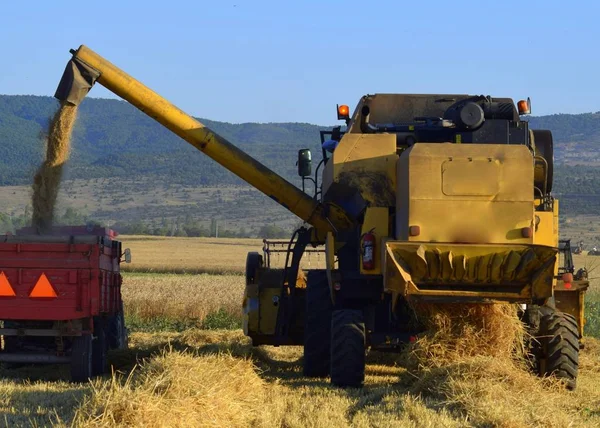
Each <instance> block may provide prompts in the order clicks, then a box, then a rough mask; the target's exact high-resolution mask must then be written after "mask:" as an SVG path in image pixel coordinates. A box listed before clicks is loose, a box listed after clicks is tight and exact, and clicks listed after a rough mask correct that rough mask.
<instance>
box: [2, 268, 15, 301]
mask: <svg viewBox="0 0 600 428" xmlns="http://www.w3.org/2000/svg"><path fill="white" fill-rule="evenodd" d="M15 296H16V294H15V290H13V288H12V286H11V285H10V282H8V278H7V277H6V275H5V274H4V272H0V297H15Z"/></svg>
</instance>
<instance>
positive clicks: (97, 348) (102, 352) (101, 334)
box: [92, 321, 108, 376]
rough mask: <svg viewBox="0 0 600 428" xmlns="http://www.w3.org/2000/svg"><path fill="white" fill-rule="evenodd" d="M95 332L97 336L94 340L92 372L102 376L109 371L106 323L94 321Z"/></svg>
mask: <svg viewBox="0 0 600 428" xmlns="http://www.w3.org/2000/svg"><path fill="white" fill-rule="evenodd" d="M94 334H95V336H96V338H95V339H94V340H93V341H92V374H93V375H94V376H101V375H103V374H104V373H106V372H107V371H108V341H107V340H106V330H105V327H104V323H102V322H101V321H97V322H94Z"/></svg>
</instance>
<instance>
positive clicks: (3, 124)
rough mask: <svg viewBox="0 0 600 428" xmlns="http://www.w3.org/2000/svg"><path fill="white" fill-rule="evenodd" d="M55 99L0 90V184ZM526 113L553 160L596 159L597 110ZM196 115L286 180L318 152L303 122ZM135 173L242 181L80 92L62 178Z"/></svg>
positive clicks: (126, 107)
mask: <svg viewBox="0 0 600 428" xmlns="http://www.w3.org/2000/svg"><path fill="white" fill-rule="evenodd" d="M57 106H58V103H57V101H56V100H55V99H54V98H52V97H40V96H26V95H24V96H7V95H0V185H9V184H28V183H29V182H30V180H31V177H32V175H33V172H34V171H35V168H36V167H37V165H38V164H39V162H40V161H41V159H42V155H43V144H42V143H41V141H42V139H41V136H42V135H43V132H44V131H45V129H46V127H47V123H48V120H49V118H50V117H51V115H52V114H53V112H54V111H55V110H56V108H57ZM528 120H529V121H530V126H531V127H532V128H534V129H540V128H542V129H550V130H552V131H553V134H554V136H555V142H556V144H555V152H556V160H557V163H565V162H566V163H571V164H573V163H581V164H590V163H595V162H600V150H598V149H597V147H598V144H600V112H597V113H586V114H578V115H569V114H556V115H550V116H541V117H530V118H529V119H528ZM201 121H202V122H203V123H205V124H206V125H207V126H209V127H210V128H212V129H214V130H215V131H216V132H218V133H220V134H221V135H223V136H224V137H225V138H227V139H229V140H230V141H231V142H232V143H234V144H236V145H237V146H238V147H240V148H241V149H242V150H244V151H246V152H248V153H249V154H250V155H251V156H255V157H256V158H257V159H258V160H260V161H261V162H263V163H265V164H266V165H267V166H269V167H271V168H273V169H274V170H275V171H276V172H278V173H280V174H283V175H284V176H286V178H288V179H289V180H292V181H294V180H296V181H297V179H296V178H295V167H294V164H295V160H296V154H297V150H298V149H299V148H304V147H308V148H311V149H313V150H314V151H315V155H317V153H318V149H319V134H318V132H319V130H320V129H323V127H319V126H316V125H311V124H306V123H266V124H258V123H242V124H231V123H225V122H214V121H211V120H207V119H201ZM136 175H143V176H148V175H150V176H166V177H169V179H170V180H172V182H181V183H186V184H189V185H218V184H233V183H240V182H239V180H237V178H235V177H234V176H233V175H232V174H231V173H229V172H227V171H226V170H224V169H223V168H222V167H220V166H219V165H217V164H216V163H215V162H214V161H212V160H210V159H208V158H207V157H206V156H204V155H202V154H201V153H199V152H198V151H197V150H196V149H194V148H193V147H191V146H189V145H188V144H187V143H185V142H184V141H182V140H181V139H180V138H179V137H177V136H175V135H174V134H172V133H171V132H170V131H168V130H167V129H165V128H164V127H162V126H160V125H159V124H157V123H156V122H154V121H153V120H152V119H150V118H149V117H147V116H146V115H144V114H143V113H141V112H139V111H138V110H137V109H135V108H134V107H132V106H131V105H130V104H128V103H126V102H124V101H119V100H108V99H94V98H88V99H86V100H85V101H84V102H83V103H82V105H81V108H80V111H79V119H78V122H77V125H76V127H75V131H74V139H73V149H72V157H71V160H70V163H69V165H68V168H67V177H66V178H93V177H98V178H100V177H119V176H128V177H131V176H136ZM559 187H560V185H559Z"/></svg>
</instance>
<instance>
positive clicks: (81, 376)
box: [71, 334, 93, 382]
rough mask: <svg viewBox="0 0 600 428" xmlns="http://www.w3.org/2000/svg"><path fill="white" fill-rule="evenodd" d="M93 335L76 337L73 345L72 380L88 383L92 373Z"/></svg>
mask: <svg viewBox="0 0 600 428" xmlns="http://www.w3.org/2000/svg"><path fill="white" fill-rule="evenodd" d="M92 360H93V358H92V335H91V334H85V335H83V336H75V337H74V338H73V343H72V345H71V380H72V381H73V382H87V381H88V380H89V379H90V378H92V376H93V371H92Z"/></svg>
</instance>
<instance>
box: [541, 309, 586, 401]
mask: <svg viewBox="0 0 600 428" xmlns="http://www.w3.org/2000/svg"><path fill="white" fill-rule="evenodd" d="M537 340H538V342H539V353H538V356H537V362H538V363H537V369H538V374H539V375H540V376H555V377H556V378H558V379H561V380H562V381H563V382H564V383H565V386H566V387H567V389H570V390H573V389H575V387H576V385H577V372H578V370H579V329H578V327H577V321H576V320H575V318H574V317H573V316H572V315H569V314H566V313H564V312H558V311H552V312H549V313H546V314H543V315H542V317H541V320H540V330H539V334H538V337H537Z"/></svg>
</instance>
